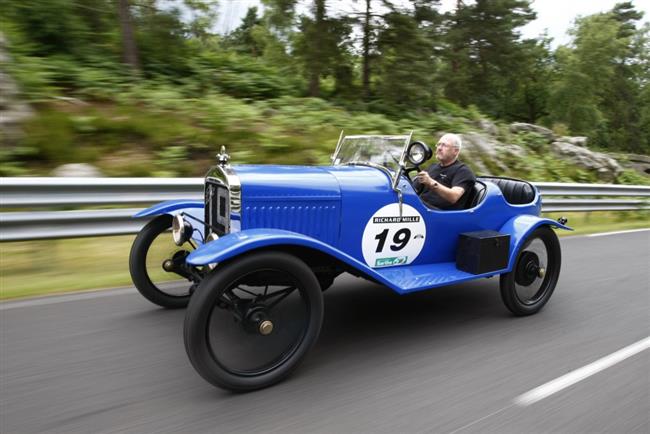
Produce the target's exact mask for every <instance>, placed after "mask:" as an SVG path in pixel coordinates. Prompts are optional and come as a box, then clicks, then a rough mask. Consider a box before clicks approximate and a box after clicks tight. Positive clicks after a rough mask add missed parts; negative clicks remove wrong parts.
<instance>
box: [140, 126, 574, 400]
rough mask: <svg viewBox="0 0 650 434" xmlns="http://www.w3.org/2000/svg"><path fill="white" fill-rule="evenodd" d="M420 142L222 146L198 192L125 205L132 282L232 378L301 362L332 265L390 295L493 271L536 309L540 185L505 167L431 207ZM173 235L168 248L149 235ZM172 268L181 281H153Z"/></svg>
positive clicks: (543, 222)
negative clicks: (139, 222)
mask: <svg viewBox="0 0 650 434" xmlns="http://www.w3.org/2000/svg"><path fill="white" fill-rule="evenodd" d="M431 155H432V152H431V149H430V148H429V147H428V146H427V145H425V144H424V143H422V142H411V136H410V135H403V136H343V134H341V137H340V138H339V141H338V144H337V146H336V150H335V152H334V154H333V156H332V165H330V166H317V167H305V166H264V165H241V166H231V165H230V164H229V161H228V159H229V157H228V156H227V155H226V154H225V150H224V149H223V148H222V152H221V154H219V156H218V158H219V164H218V165H216V166H214V167H213V168H212V169H210V171H209V172H208V173H207V175H206V177H205V200H204V201H183V200H180V201H168V202H163V203H160V204H158V205H155V206H153V207H151V208H148V209H146V210H143V211H141V212H140V213H138V214H137V215H136V217H154V218H153V219H152V220H151V221H150V222H149V223H147V225H146V226H145V227H144V228H143V229H142V231H141V232H140V233H139V234H138V236H137V237H136V240H135V242H134V244H133V248H132V250H131V256H130V270H131V275H132V277H133V282H134V283H135V286H136V287H137V288H138V290H139V291H140V292H141V293H142V294H143V295H144V296H145V297H146V298H147V299H149V300H150V301H152V302H153V303H156V304H158V305H161V306H164V307H169V308H175V307H184V306H186V305H187V304H188V303H189V306H188V310H187V313H186V317H185V325H184V339H185V348H186V351H187V354H188V356H189V358H190V361H191V362H192V365H193V366H194V367H195V368H196V370H197V371H198V372H199V374H201V376H203V378H205V379H206V380H207V381H209V382H210V383H212V384H214V385H217V386H220V387H224V388H227V389H231V390H240V391H242V390H252V389H258V388H262V387H266V386H269V385H271V384H273V383H275V382H277V381H279V380H281V379H283V378H284V377H286V376H287V375H288V374H289V373H290V372H291V371H292V370H293V369H294V368H295V367H296V366H297V365H298V363H299V362H300V360H301V359H302V358H303V357H304V356H305V354H306V353H307V352H308V350H309V349H310V348H311V347H312V346H313V345H314V343H315V342H316V339H317V337H318V335H319V332H320V328H321V323H322V319H323V297H322V291H323V290H325V289H327V288H328V287H329V286H330V285H331V284H332V282H333V280H334V278H335V277H336V276H337V275H339V274H340V273H342V272H348V273H351V274H353V275H356V276H360V277H363V278H366V279H369V280H372V281H374V282H378V283H380V284H382V285H385V286H388V287H389V288H391V289H393V290H394V291H395V292H397V293H398V294H408V293H411V292H415V291H421V290H425V289H430V288H435V287H438V286H443V285H450V284H454V283H459V282H463V281H468V280H472V279H478V278H482V277H489V276H495V275H500V288H501V296H502V299H503V302H504V303H505V305H506V307H507V308H508V309H510V311H512V312H513V313H514V314H515V315H530V314H533V313H536V312H537V311H539V310H540V309H541V308H542V307H543V306H544V305H545V304H546V302H547V301H548V300H549V298H550V296H551V294H552V293H553V290H554V289H555V285H556V283H557V281H558V277H559V274H560V262H561V254H560V245H559V242H558V238H557V236H556V235H555V233H554V231H553V230H552V229H551V228H562V229H569V228H568V227H566V226H565V225H564V223H565V222H564V221H560V222H557V221H554V220H550V219H547V218H542V217H540V210H541V198H540V195H539V192H538V191H537V189H536V188H535V187H534V186H533V185H531V184H530V183H528V182H525V181H520V180H514V179H507V178H494V177H481V178H478V181H477V182H476V183H475V185H474V186H473V188H472V190H471V191H470V192H469V195H468V196H469V197H468V198H467V201H466V204H465V209H462V210H456V211H441V210H436V209H431V208H429V207H428V206H427V205H426V204H425V203H424V202H423V201H422V200H421V199H420V197H419V196H418V194H417V192H416V191H415V189H414V184H413V183H412V182H411V178H410V173H411V172H412V171H413V170H419V166H420V165H421V164H423V163H424V162H425V161H426V160H427V159H428V158H430V157H431ZM170 228H171V229H172V233H171V234H169V233H168V230H169V229H170ZM171 239H173V241H174V243H175V245H176V246H178V247H174V248H173V249H171V253H170V251H169V250H167V251H165V250H164V249H162V248H159V247H156V245H157V243H159V242H163V241H168V240H169V241H171ZM161 251H162V252H163V253H164V254H163V256H158V257H157V258H156V255H160V252H161ZM179 276H180V278H182V279H183V281H184V282H185V284H184V285H179V284H178V282H158V283H156V282H157V279H161V280H170V277H176V278H179Z"/></svg>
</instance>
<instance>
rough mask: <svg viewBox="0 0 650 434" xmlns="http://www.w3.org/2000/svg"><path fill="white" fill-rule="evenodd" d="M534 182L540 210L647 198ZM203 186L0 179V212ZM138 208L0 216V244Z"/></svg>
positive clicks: (79, 230) (611, 188)
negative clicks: (540, 198) (539, 200)
mask: <svg viewBox="0 0 650 434" xmlns="http://www.w3.org/2000/svg"><path fill="white" fill-rule="evenodd" d="M533 184H534V185H535V186H536V187H537V188H539V190H540V192H541V194H542V196H543V201H542V203H543V211H544V212H556V211H557V212H569V211H624V210H637V209H650V200H649V199H645V200H644V198H650V186H636V185H612V184H575V183H570V184H567V183H552V182H537V183H533ZM202 188H203V178H0V209H2V210H3V211H5V210H7V209H30V210H32V209H37V208H43V207H50V208H51V207H76V208H78V207H80V206H86V207H88V206H99V205H111V206H133V205H135V204H140V205H142V206H143V207H144V206H146V205H147V204H151V203H155V202H160V201H164V200H173V199H194V200H202V198H203V191H202ZM576 196H577V197H578V198H575V197H576ZM602 197H616V199H603V198H602ZM619 197H630V198H634V199H618V198H619ZM140 209H141V208H129V209H124V208H120V209H102V210H74V211H13V212H2V213H0V241H20V240H35V239H48V238H72V237H86V236H90V237H91V236H100V235H123V234H133V233H136V232H138V231H139V230H140V229H141V228H142V226H143V225H144V224H145V223H146V222H147V219H133V218H132V216H133V214H135V213H136V212H137V211H139V210H140Z"/></svg>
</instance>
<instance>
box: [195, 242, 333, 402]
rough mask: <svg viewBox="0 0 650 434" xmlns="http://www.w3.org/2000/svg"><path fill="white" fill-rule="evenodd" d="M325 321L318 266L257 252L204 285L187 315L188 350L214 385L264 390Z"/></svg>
mask: <svg viewBox="0 0 650 434" xmlns="http://www.w3.org/2000/svg"><path fill="white" fill-rule="evenodd" d="M322 322H323V296H322V293H321V288H320V285H319V282H318V279H316V276H315V275H314V273H313V272H312V270H311V269H310V268H309V267H308V266H307V265H306V264H305V263H304V262H302V261H301V260H300V259H298V258H296V257H295V256H292V255H289V254H287V253H283V252H271V251H267V252H259V253H253V254H250V255H247V256H244V257H242V258H237V259H234V260H233V261H232V262H229V263H226V264H223V265H222V266H220V267H218V268H217V270H215V271H214V272H212V273H211V274H210V275H209V276H207V277H206V278H205V279H204V280H203V281H202V282H201V284H200V285H199V287H198V288H197V291H196V293H195V294H194V295H193V297H192V299H191V300H190V304H189V306H188V309H187V313H186V315H185V325H184V333H183V336H184V340H185V350H186V351H187V355H188V356H189V359H190V362H191V363H192V365H193V366H194V368H195V369H196V370H197V371H198V373H199V374H200V375H201V376H202V377H203V378H204V379H205V380H207V381H208V382H210V383H211V384H213V385H215V386H219V387H222V388H225V389H229V390H233V391H249V390H255V389H261V388H263V387H267V386H270V385H272V384H274V383H276V382H278V381H280V380H282V379H283V378H285V377H286V376H288V375H289V374H290V373H291V372H292V371H293V370H294V369H295V368H296V367H297V366H298V364H299V363H300V361H301V360H302V359H303V358H304V356H305V355H306V354H307V352H308V351H309V349H310V348H311V347H312V346H313V345H314V344H315V342H316V339H317V338H318V335H319V333H320V328H321V324H322Z"/></svg>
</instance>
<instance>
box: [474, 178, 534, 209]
mask: <svg viewBox="0 0 650 434" xmlns="http://www.w3.org/2000/svg"><path fill="white" fill-rule="evenodd" d="M481 179H482V180H485V181H489V182H492V183H494V184H496V185H497V187H499V190H501V192H502V193H503V197H504V198H505V200H506V202H508V203H511V204H513V205H524V204H527V203H531V202H532V201H533V200H534V199H535V188H534V187H533V186H532V185H531V184H530V183H528V182H526V181H521V180H519V179H511V178H499V177H488V176H482V177H481Z"/></svg>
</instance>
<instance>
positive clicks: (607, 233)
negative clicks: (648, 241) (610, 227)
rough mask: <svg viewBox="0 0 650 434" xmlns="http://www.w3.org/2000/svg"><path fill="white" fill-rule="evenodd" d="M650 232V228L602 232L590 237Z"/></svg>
mask: <svg viewBox="0 0 650 434" xmlns="http://www.w3.org/2000/svg"><path fill="white" fill-rule="evenodd" d="M645 231H650V228H643V229H630V230H627V231H616V232H601V233H599V234H589V235H587V236H588V237H604V236H606V235H618V234H631V233H632V232H645Z"/></svg>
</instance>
